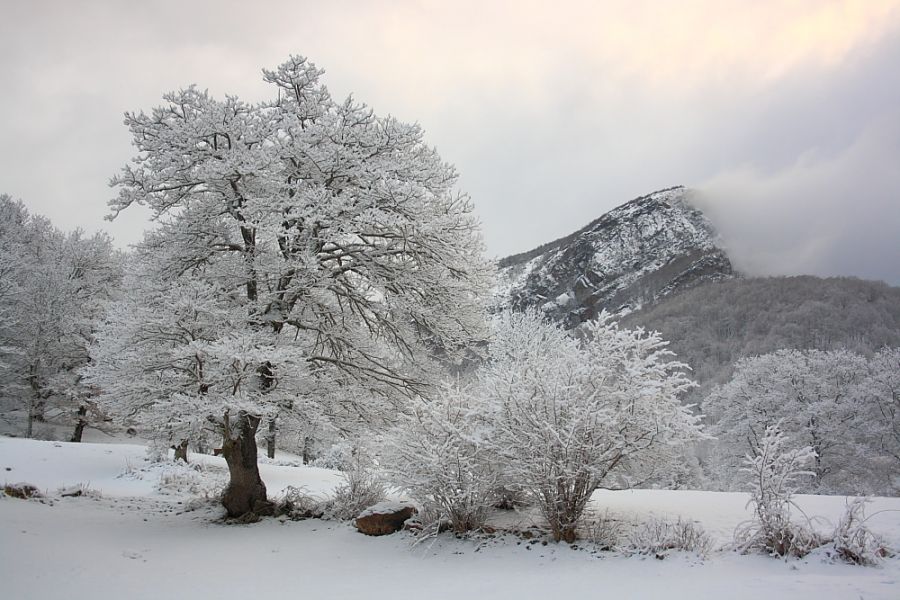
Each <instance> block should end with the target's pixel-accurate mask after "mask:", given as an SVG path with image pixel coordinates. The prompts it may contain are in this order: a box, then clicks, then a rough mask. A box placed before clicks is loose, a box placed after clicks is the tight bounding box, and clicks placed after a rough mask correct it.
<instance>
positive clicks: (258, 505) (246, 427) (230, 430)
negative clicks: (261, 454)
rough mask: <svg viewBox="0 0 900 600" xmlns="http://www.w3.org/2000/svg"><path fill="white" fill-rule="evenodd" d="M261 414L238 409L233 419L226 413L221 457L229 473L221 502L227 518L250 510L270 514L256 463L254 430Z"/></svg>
mask: <svg viewBox="0 0 900 600" xmlns="http://www.w3.org/2000/svg"><path fill="white" fill-rule="evenodd" d="M259 422H260V417H257V416H253V415H250V414H247V413H246V412H243V411H241V412H240V413H238V415H237V417H236V418H235V419H233V420H232V419H231V418H230V416H229V415H228V414H227V413H226V414H225V436H224V439H223V441H222V456H224V457H225V462H226V463H228V472H229V474H230V476H231V478H230V480H229V482H228V487H227V488H225V494H224V495H223V496H222V504H223V505H224V506H225V510H226V512H227V513H228V516H229V517H232V518H234V517H243V516H245V515H249V514H250V513H253V514H256V515H263V514H269V513H271V511H272V504H271V503H270V502H269V500H268V498H267V497H266V485H265V484H264V483H263V481H262V479H261V478H260V476H259V465H258V464H257V462H256V430H257V429H258V428H259Z"/></svg>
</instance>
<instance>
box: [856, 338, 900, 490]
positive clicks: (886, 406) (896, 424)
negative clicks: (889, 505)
mask: <svg viewBox="0 0 900 600" xmlns="http://www.w3.org/2000/svg"><path fill="white" fill-rule="evenodd" d="M861 395H862V397H863V398H864V401H865V406H864V407H863V408H864V410H863V411H861V412H862V414H861V415H859V416H860V418H862V419H865V421H866V422H865V427H864V428H863V436H864V440H865V441H866V442H867V446H868V448H869V455H870V457H871V460H872V462H873V463H874V464H873V467H874V469H875V470H876V471H877V473H878V474H880V475H882V476H883V478H884V479H886V480H887V481H885V486H886V489H893V490H900V348H883V349H882V350H880V351H879V352H878V353H877V354H875V356H873V357H872V358H871V359H870V360H869V362H868V372H867V374H866V378H865V383H864V390H863V393H862V394H861Z"/></svg>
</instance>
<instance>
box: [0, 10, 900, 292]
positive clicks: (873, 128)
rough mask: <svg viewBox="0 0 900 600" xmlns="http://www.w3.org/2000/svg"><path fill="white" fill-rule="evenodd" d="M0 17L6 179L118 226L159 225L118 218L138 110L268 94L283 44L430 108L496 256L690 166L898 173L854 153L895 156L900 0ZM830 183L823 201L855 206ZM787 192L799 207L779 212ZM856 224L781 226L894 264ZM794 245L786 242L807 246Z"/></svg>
mask: <svg viewBox="0 0 900 600" xmlns="http://www.w3.org/2000/svg"><path fill="white" fill-rule="evenodd" d="M0 29H2V31H0V70H2V72H3V73H4V84H5V88H4V93H3V94H0V165H2V176H3V177H2V181H0V186H3V188H2V189H0V192H8V193H11V194H13V195H14V196H16V197H20V198H22V199H23V200H25V202H26V203H27V204H28V205H29V206H30V207H31V208H32V209H33V210H34V211H36V212H40V213H44V214H47V215H48V216H50V217H51V218H52V219H53V220H54V221H56V222H57V223H58V224H60V225H62V226H64V227H73V226H82V227H85V228H88V229H96V228H97V227H101V226H105V227H109V228H110V229H111V230H112V231H113V233H114V234H115V235H116V237H117V239H118V240H119V241H120V242H121V243H129V242H134V241H136V240H137V239H138V238H139V236H140V232H141V229H142V228H143V226H144V224H145V217H144V215H142V214H141V213H140V212H139V211H136V210H134V209H131V210H129V211H126V212H125V213H124V214H123V215H122V216H121V217H120V218H119V219H117V221H116V222H114V223H113V224H112V225H105V224H104V223H103V222H102V216H103V215H104V214H105V213H106V200H108V199H109V198H110V197H111V196H113V195H114V191H112V190H109V189H108V188H107V187H106V181H107V180H108V178H109V177H110V176H111V175H113V174H114V173H115V172H116V171H117V170H118V169H119V168H120V167H121V166H122V165H123V164H124V163H125V162H126V161H127V160H128V159H129V158H130V157H131V156H132V154H133V150H132V148H131V147H130V146H129V139H128V134H127V131H126V129H125V128H124V127H123V126H122V125H121V114H122V112H123V111H125V110H139V109H149V108H150V107H152V106H154V105H156V104H157V103H158V102H159V98H160V96H161V94H162V93H163V92H165V91H168V90H171V89H175V88H178V87H181V86H184V85H187V84H190V83H198V84H199V85H200V86H201V87H208V88H209V89H210V91H211V92H212V93H214V94H216V95H222V94H224V93H226V92H227V93H233V94H237V95H239V96H241V97H242V98H244V99H245V100H250V101H254V100H260V99H263V98H264V97H266V96H267V95H268V94H269V90H267V89H266V86H265V84H263V83H262V81H261V78H260V75H259V71H260V69H261V68H262V67H272V66H274V65H276V64H277V63H278V62H279V61H281V60H283V59H284V58H285V57H286V56H287V55H288V54H290V53H302V54H306V55H307V56H309V57H310V58H312V59H313V60H314V61H315V62H316V63H317V64H318V65H319V66H321V67H324V68H325V69H326V71H327V73H326V83H327V84H328V85H329V87H330V88H331V90H332V92H333V93H334V94H335V95H336V96H338V97H341V96H344V95H345V94H347V93H349V92H351V91H352V92H353V93H354V95H355V96H356V97H357V98H358V99H360V100H362V101H365V102H367V103H369V104H370V105H372V107H373V108H374V109H375V110H376V111H377V112H379V113H380V114H386V113H391V114H394V115H396V116H397V117H399V118H400V119H402V120H405V121H418V122H420V123H421V124H422V125H423V126H424V128H425V130H426V135H427V140H428V141H429V143H431V144H433V145H435V146H437V147H438V150H439V151H440V152H441V155H442V156H443V157H444V158H445V159H446V160H449V161H450V162H453V163H455V164H456V166H457V167H458V169H459V172H460V173H461V180H460V184H461V187H462V189H464V190H466V191H468V192H469V193H470V194H471V195H472V197H473V199H474V201H475V205H476V208H477V210H478V211H479V213H480V215H481V218H482V222H483V224H484V230H485V239H486V242H487V245H488V249H489V252H490V253H492V254H494V255H505V254H511V253H514V252H519V251H523V250H527V249H529V248H532V247H534V246H537V245H539V244H541V243H543V242H546V241H548V240H550V239H554V238H556V237H559V236H561V235H565V234H566V233H569V232H571V231H573V230H575V229H577V228H578V227H580V226H582V225H584V224H585V223H587V222H589V221H590V220H592V219H594V218H596V217H597V216H599V215H600V214H602V213H603V212H605V211H606V210H609V209H610V208H613V207H614V206H616V205H618V204H621V203H622V202H625V201H627V200H628V199H630V198H633V197H636V196H638V195H641V194H645V193H647V192H649V191H652V190H654V189H659V188H663V187H668V186H670V185H674V184H679V183H683V184H687V185H691V186H695V187H697V186H699V187H701V188H702V189H703V190H704V192H710V190H712V191H715V192H716V193H717V194H721V196H722V198H725V197H728V198H742V199H741V200H740V201H737V200H727V201H726V200H725V199H717V200H715V202H711V203H712V204H715V205H716V206H719V207H722V211H725V207H726V206H727V205H729V203H731V204H732V205H734V206H735V207H736V208H735V211H736V214H741V215H744V216H745V217H746V215H748V214H749V213H748V211H749V208H744V207H752V206H753V205H754V204H755V203H759V202H761V201H757V200H754V199H753V198H751V197H750V196H749V195H747V194H743V195H741V194H739V193H738V192H740V189H735V188H740V187H742V186H749V187H753V188H754V189H757V190H759V193H760V194H765V195H771V194H774V193H775V191H773V190H775V188H776V187H777V186H776V184H775V183H773V182H775V181H777V182H779V184H778V185H779V186H781V187H778V189H788V188H789V187H790V186H788V184H787V183H784V181H787V180H788V179H792V180H795V179H796V178H798V177H799V178H800V179H796V180H797V181H800V180H803V181H807V182H808V183H807V184H806V185H807V186H808V187H814V186H813V184H814V182H815V180H828V181H830V182H831V183H830V186H829V187H830V188H831V189H838V188H839V187H840V186H839V185H838V182H839V181H838V179H839V180H840V181H850V180H854V182H855V181H856V180H860V179H861V180H864V181H859V182H856V183H859V184H860V185H862V184H864V183H866V181H868V182H870V184H871V185H869V187H867V188H866V189H868V190H870V194H869V195H867V197H866V198H861V197H858V198H857V200H856V201H857V202H859V203H862V205H863V206H865V207H867V210H870V211H871V212H873V213H874V212H878V211H884V210H885V206H884V203H883V202H880V201H878V200H877V198H880V197H881V196H882V195H883V190H884V189H885V188H884V186H889V185H892V183H891V181H892V180H891V179H890V178H889V177H874V178H873V177H868V178H867V177H865V176H863V175H857V174H855V173H852V172H850V169H851V168H855V167H859V168H861V169H864V168H865V164H867V163H866V161H865V159H863V158H857V159H854V158H853V157H855V156H857V154H862V153H866V152H868V153H873V154H877V153H878V152H883V154H882V155H881V156H880V159H881V160H882V162H883V163H884V164H885V165H886V166H887V167H889V166H890V165H891V160H892V159H893V160H894V164H896V163H900V152H898V151H897V149H896V148H894V147H892V146H891V145H890V144H889V143H888V141H886V140H882V141H881V142H879V141H878V140H876V139H875V138H877V135H876V134H877V131H878V129H879V128H881V127H887V126H886V125H885V123H893V121H892V120H891V119H892V118H893V117H892V116H891V113H890V111H891V110H894V107H896V106H900V70H898V69H897V68H896V65H897V64H898V63H900V35H898V34H900V0H786V1H774V0H771V1H770V0H760V1H758V2H753V3H748V2H746V1H745V0H702V1H697V2H690V3H672V2H662V1H660V2H649V1H641V0H628V1H625V0H607V1H605V2H597V1H594V0H590V1H589V0H584V1H581V0H570V1H565V0H563V1H560V2H554V3H547V2H543V1H537V0H535V1H527V0H517V1H513V0H509V1H503V0H497V1H494V2H481V1H479V2H475V1H469V0H459V1H458V2H439V1H430V0H422V1H407V2H401V1H387V0H384V1H378V0H375V1H372V2H353V1H350V0H335V1H334V2H328V3H306V2H296V1H293V0H291V1H284V2H259V3H257V4H254V6H253V8H252V10H251V9H248V8H247V6H246V4H245V3H238V2H236V1H233V2H232V1H227V0H216V1H212V0H209V1H202V0H198V1H196V2H190V3H184V2H177V1H175V0H147V1H145V2H141V3H108V2H90V1H88V0H85V2H79V3H72V2H62V1H61V2H55V3H54V2H41V1H39V0H35V1H34V2H28V3H14V4H13V5H11V6H10V7H9V10H7V11H5V13H4V19H3V20H2V22H0ZM879 143H880V144H881V147H880V149H877V148H876V147H877V145H878V144H879ZM854 153H857V154H854ZM873 158H879V157H873ZM854 160H855V161H856V162H854ZM829 169H832V170H835V171H834V172H831V171H829ZM841 169H843V170H841ZM838 172H840V173H841V175H840V177H838V175H837V173H838ZM800 174H803V175H802V176H801V175H800ZM874 181H880V182H881V183H880V184H877V185H881V186H882V187H877V185H876V183H874ZM728 182H732V183H728ZM765 182H768V183H765ZM792 185H795V186H796V185H799V184H792ZM846 187H847V188H850V187H854V186H849V185H848V186H846ZM791 189H793V188H791ZM798 189H799V188H798ZM798 193H799V192H798ZM782 197H783V203H786V204H790V203H792V202H798V203H801V204H802V202H800V201H799V200H796V199H792V198H791V197H789V195H788V194H787V193H785V194H783V196H782ZM869 197H871V198H872V199H869ZM763 204H765V203H763ZM825 204H827V205H828V206H833V207H832V208H830V209H829V210H830V211H831V212H829V214H831V213H832V212H833V213H837V212H838V210H839V208H837V207H840V206H842V205H841V204H840V203H839V202H838V200H837V199H834V200H833V201H830V203H827V202H826V203H825ZM825 204H823V206H824V205H825ZM804 206H805V205H804ZM888 208H890V207H888ZM794 212H803V211H800V210H799V209H798V211H791V210H788V209H783V210H781V211H780V212H772V213H770V214H772V215H777V216H778V217H779V218H784V219H788V218H792V215H793V214H794ZM885 214H886V215H887V214H888V213H885ZM747 218H749V217H747ZM742 220H743V218H741V219H738V218H735V219H733V221H734V222H739V221H742ZM835 222H836V221H835ZM723 223H724V222H723ZM887 223H888V219H887V218H885V224H884V227H887V226H888V225H887ZM826 225H827V223H826ZM826 225H823V226H826ZM845 225H846V228H845V229H844V230H841V231H836V232H832V233H831V234H829V236H825V235H824V234H822V235H817V236H816V243H813V242H812V241H810V242H809V244H806V245H801V246H802V247H801V246H792V247H789V246H786V245H784V244H781V243H780V242H779V243H778V244H775V242H774V237H772V236H771V235H770V236H769V237H768V238H765V239H766V240H769V241H770V242H771V243H772V244H774V245H773V246H772V247H773V248H774V247H779V248H785V249H786V251H788V250H790V251H793V250H796V249H797V248H801V249H800V250H797V253H798V254H797V256H799V255H801V254H802V253H803V252H806V253H807V254H809V255H810V256H813V255H815V256H817V257H822V256H829V257H831V258H830V259H828V260H833V261H834V262H833V263H830V264H829V265H824V264H820V263H816V264H820V266H818V267H816V268H821V269H824V270H827V269H826V266H827V267H828V268H831V269H835V270H846V269H851V268H853V269H855V268H857V266H858V265H861V264H863V263H866V264H868V265H875V264H878V265H881V266H879V267H878V269H874V270H873V269H868V270H866V271H856V272H855V273H856V274H859V275H865V276H872V277H885V278H888V277H895V275H894V273H895V271H892V270H890V268H889V265H888V264H887V261H885V260H880V259H877V256H876V257H874V258H873V253H874V255H877V254H878V253H879V252H884V251H886V250H885V244H886V243H887V242H885V244H881V245H876V246H871V247H869V246H870V245H871V242H872V240H871V239H870V236H869V230H868V224H866V223H859V224H858V227H862V229H855V230H851V229H850V226H851V225H853V226H854V227H856V226H857V225H856V224H853V223H850V222H849V221H847V222H845ZM723 229H728V231H729V232H732V233H731V235H740V236H742V237H740V238H739V239H740V240H745V241H744V242H741V241H739V239H738V238H736V239H735V241H734V244H733V245H734V246H735V247H739V246H741V244H744V245H746V246H747V250H746V253H745V254H747V255H748V257H749V258H747V259H746V260H745V261H744V262H746V263H747V264H752V265H756V264H759V265H763V263H766V261H765V260H764V259H763V258H761V257H762V256H763V254H766V255H768V254H771V253H772V249H771V248H770V249H766V250H760V255H759V256H758V257H756V258H754V257H753V252H752V250H753V249H752V248H751V247H750V246H749V244H750V241H751V240H752V239H755V238H754V237H753V236H752V235H750V234H749V233H747V234H746V235H744V233H743V232H742V231H738V230H737V228H734V227H729V226H728V225H727V224H723ZM784 229H785V230H789V229H792V228H791V227H788V226H785V227H784ZM756 230H757V231H759V230H760V228H759V227H757V229H756ZM808 231H809V230H808V228H802V229H801V230H799V233H798V234H797V235H801V236H802V235H805V234H806V233H807V232H808ZM785 235H787V234H785ZM840 239H846V240H851V239H855V240H856V242H855V243H856V245H857V248H858V250H857V251H856V252H855V253H853V256H856V257H859V260H857V261H856V262H853V263H852V265H851V263H848V262H847V260H848V259H847V256H845V255H837V254H835V253H831V254H829V253H828V252H826V250H825V249H827V248H830V247H831V246H832V245H834V244H836V243H838V242H837V241H835V240H840ZM829 240H830V241H829ZM849 243H850V242H847V244H849ZM816 244H820V245H821V244H824V246H817V245H816ZM847 244H845V246H846V245H847ZM867 248H868V249H867ZM866 252H869V254H865V253H866ZM797 256H794V255H792V256H790V257H784V260H779V259H777V258H773V259H772V261H774V263H776V264H779V263H789V262H792V261H793V262H792V264H796V265H797V267H796V268H798V269H801V268H807V267H806V266H807V265H811V264H813V262H815V261H813V259H809V260H808V261H806V262H803V261H799V260H797ZM864 256H868V257H870V258H869V259H868V260H863V257H864ZM788 258H790V260H788ZM742 260H743V259H742ZM816 260H825V259H824V258H823V259H816ZM754 268H757V267H755V266H754ZM758 268H760V269H763V270H765V267H764V266H760V267H758ZM824 270H823V271H822V272H825V271H824Z"/></svg>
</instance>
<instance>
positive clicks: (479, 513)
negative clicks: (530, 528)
mask: <svg viewBox="0 0 900 600" xmlns="http://www.w3.org/2000/svg"><path fill="white" fill-rule="evenodd" d="M479 392H480V390H479V389H478V388H477V387H475V386H463V387H460V386H459V385H457V384H453V383H447V384H445V385H443V386H442V387H441V389H440V391H439V393H438V394H436V397H435V398H434V399H425V398H418V399H416V400H414V401H413V402H412V405H411V409H410V413H409V414H406V415H403V416H402V417H401V418H400V420H399V423H398V425H397V427H396V428H395V429H394V431H393V435H392V436H391V439H390V440H389V441H388V443H387V444H386V450H385V455H384V457H383V458H384V461H383V466H384V469H385V471H386V472H387V473H388V476H389V478H390V480H391V482H392V483H394V484H395V485H397V486H398V487H399V488H401V489H403V490H404V491H405V492H407V493H408V494H409V495H410V496H411V497H412V498H413V499H415V500H416V501H417V502H419V503H420V504H421V505H422V507H423V508H424V509H425V511H426V512H429V513H431V512H433V513H435V514H437V515H440V518H438V519H436V520H435V522H438V521H440V520H442V519H443V518H446V519H447V520H449V521H450V523H451V525H452V527H453V530H454V531H456V532H457V533H463V532H466V531H471V530H473V529H478V528H480V527H482V526H483V525H484V523H485V519H486V518H487V515H488V512H489V511H490V509H491V508H492V507H493V505H494V502H495V492H496V490H497V489H498V487H499V486H498V476H499V473H498V470H497V468H496V467H495V466H494V465H492V463H493V456H491V455H489V454H488V452H487V451H486V449H485V446H484V444H483V443H482V441H483V438H484V437H486V436H487V435H488V434H487V428H486V426H485V425H484V424H483V423H482V421H481V417H480V415H479V414H478V412H477V409H478V408H480V407H481V405H482V404H483V399H482V398H481V397H480V396H479V395H478V394H479Z"/></svg>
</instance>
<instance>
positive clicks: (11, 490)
mask: <svg viewBox="0 0 900 600" xmlns="http://www.w3.org/2000/svg"><path fill="white" fill-rule="evenodd" d="M3 493H4V494H5V495H7V496H9V497H10V498H19V499H20V500H28V499H29V498H40V497H41V496H42V494H41V493H40V491H38V489H37V487H36V486H34V485H31V484H30V483H25V482H21V483H7V484H4V486H3Z"/></svg>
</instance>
